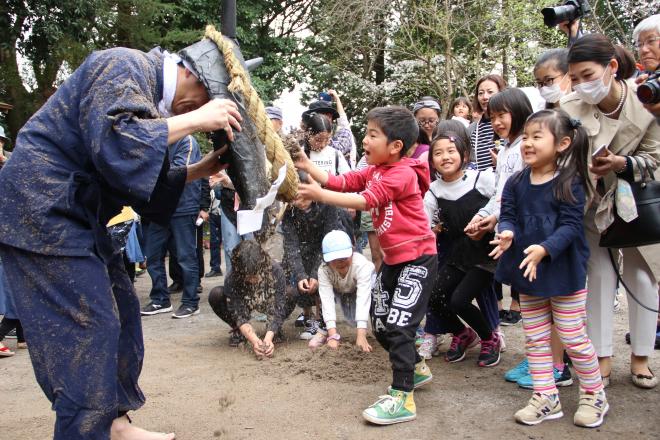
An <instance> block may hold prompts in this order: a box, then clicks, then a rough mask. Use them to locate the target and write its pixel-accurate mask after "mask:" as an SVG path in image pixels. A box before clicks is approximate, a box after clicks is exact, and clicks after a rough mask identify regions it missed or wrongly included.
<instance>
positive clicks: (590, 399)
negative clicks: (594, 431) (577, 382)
mask: <svg viewBox="0 0 660 440" xmlns="http://www.w3.org/2000/svg"><path fill="white" fill-rule="evenodd" d="M609 409H610V405H609V404H608V403H607V397H606V396H605V391H599V392H597V393H589V392H581V393H580V401H579V403H578V408H577V411H575V415H574V416H573V423H574V424H575V425H576V426H582V427H584V428H596V427H598V426H600V425H602V424H603V418H604V417H605V414H607V411H609Z"/></svg>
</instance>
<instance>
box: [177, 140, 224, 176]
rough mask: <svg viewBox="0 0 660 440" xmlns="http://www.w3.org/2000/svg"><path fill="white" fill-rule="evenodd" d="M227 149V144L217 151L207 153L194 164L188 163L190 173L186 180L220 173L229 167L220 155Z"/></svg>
mask: <svg viewBox="0 0 660 440" xmlns="http://www.w3.org/2000/svg"><path fill="white" fill-rule="evenodd" d="M225 151H227V146H226V145H225V146H224V147H222V148H220V149H219V150H216V151H211V152H210V153H207V154H206V155H205V156H204V157H202V160H200V161H199V162H197V163H194V164H192V165H188V167H187V168H188V175H187V176H186V182H192V181H194V180H197V179H201V178H202V177H208V176H211V175H213V174H216V173H218V172H219V171H220V170H223V169H225V168H227V166H228V165H227V164H222V163H220V160H219V159H220V156H222V154H223V153H224V152H225Z"/></svg>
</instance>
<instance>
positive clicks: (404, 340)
mask: <svg viewBox="0 0 660 440" xmlns="http://www.w3.org/2000/svg"><path fill="white" fill-rule="evenodd" d="M437 270H438V258H437V255H422V256H421V257H419V258H417V259H416V260H413V261H408V262H406V263H401V264H397V265H393V266H390V265H388V264H386V263H383V264H382V265H381V268H380V272H378V277H377V279H376V284H375V285H374V288H373V290H372V291H371V326H372V328H373V331H374V335H375V336H376V339H377V340H378V342H379V343H380V345H382V346H383V348H384V349H385V350H387V351H388V352H389V354H390V363H391V364H392V388H393V389H395V390H400V391H412V390H413V383H414V382H413V379H414V373H415V364H416V363H417V362H420V361H421V358H420V357H419V354H417V350H415V331H416V330H417V327H418V326H419V323H420V322H421V321H422V319H423V318H424V315H425V314H426V307H427V305H428V302H429V297H430V296H431V292H432V290H433V285H434V283H435V277H436V274H437Z"/></svg>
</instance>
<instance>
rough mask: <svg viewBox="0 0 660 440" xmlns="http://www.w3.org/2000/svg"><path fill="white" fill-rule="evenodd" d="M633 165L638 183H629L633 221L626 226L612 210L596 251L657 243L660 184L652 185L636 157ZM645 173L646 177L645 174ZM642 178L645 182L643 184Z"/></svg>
mask: <svg viewBox="0 0 660 440" xmlns="http://www.w3.org/2000/svg"><path fill="white" fill-rule="evenodd" d="M632 158H633V160H636V161H637V165H638V166H639V169H640V172H641V173H642V180H641V181H640V182H632V183H630V188H631V190H632V194H633V197H634V199H635V205H636V206H637V218H636V219H634V220H633V221H631V222H630V223H626V222H625V221H624V220H622V219H621V217H619V215H618V214H617V213H616V206H615V207H614V222H613V223H612V224H611V225H610V227H609V228H607V230H606V231H605V232H603V233H602V234H601V236H600V243H599V245H600V247H607V248H627V247H637V246H647V245H650V244H656V243H660V182H658V181H656V180H655V179H654V177H653V173H652V172H651V170H650V169H649V168H648V167H647V166H646V163H645V162H644V161H643V160H642V159H641V158H639V157H635V156H633V157H632ZM645 172H646V173H645ZM645 174H646V175H647V177H648V180H645Z"/></svg>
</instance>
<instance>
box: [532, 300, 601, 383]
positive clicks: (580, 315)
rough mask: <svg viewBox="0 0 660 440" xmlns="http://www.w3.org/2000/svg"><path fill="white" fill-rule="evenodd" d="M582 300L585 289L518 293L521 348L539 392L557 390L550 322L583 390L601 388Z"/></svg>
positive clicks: (598, 369)
mask: <svg viewBox="0 0 660 440" xmlns="http://www.w3.org/2000/svg"><path fill="white" fill-rule="evenodd" d="M586 300H587V291H586V290H580V291H578V292H575V293H574V294H572V295H566V296H553V297H551V298H542V297H538V296H530V295H525V294H521V295H520V311H521V312H522V319H523V329H524V330H525V341H526V344H525V351H526V354H527V360H528V362H529V370H530V373H531V375H532V380H533V382H534V391H535V392H537V393H542V394H556V393H557V392H558V391H557V387H556V386H555V380H554V376H553V365H552V350H551V348H550V328H551V326H552V323H553V322H554V323H555V327H556V329H557V334H558V335H559V338H560V339H561V341H562V343H563V344H564V346H565V347H566V352H567V353H568V356H569V357H570V358H571V361H572V362H573V368H574V369H575V374H576V375H577V376H578V378H579V380H580V387H581V388H582V389H583V390H584V391H589V392H594V393H596V392H598V391H600V390H602V389H603V382H602V379H601V376H600V368H599V367H598V358H597V357H596V351H595V350H594V346H593V344H592V343H591V340H590V339H589V337H588V336H587V330H586V311H585V304H586Z"/></svg>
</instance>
